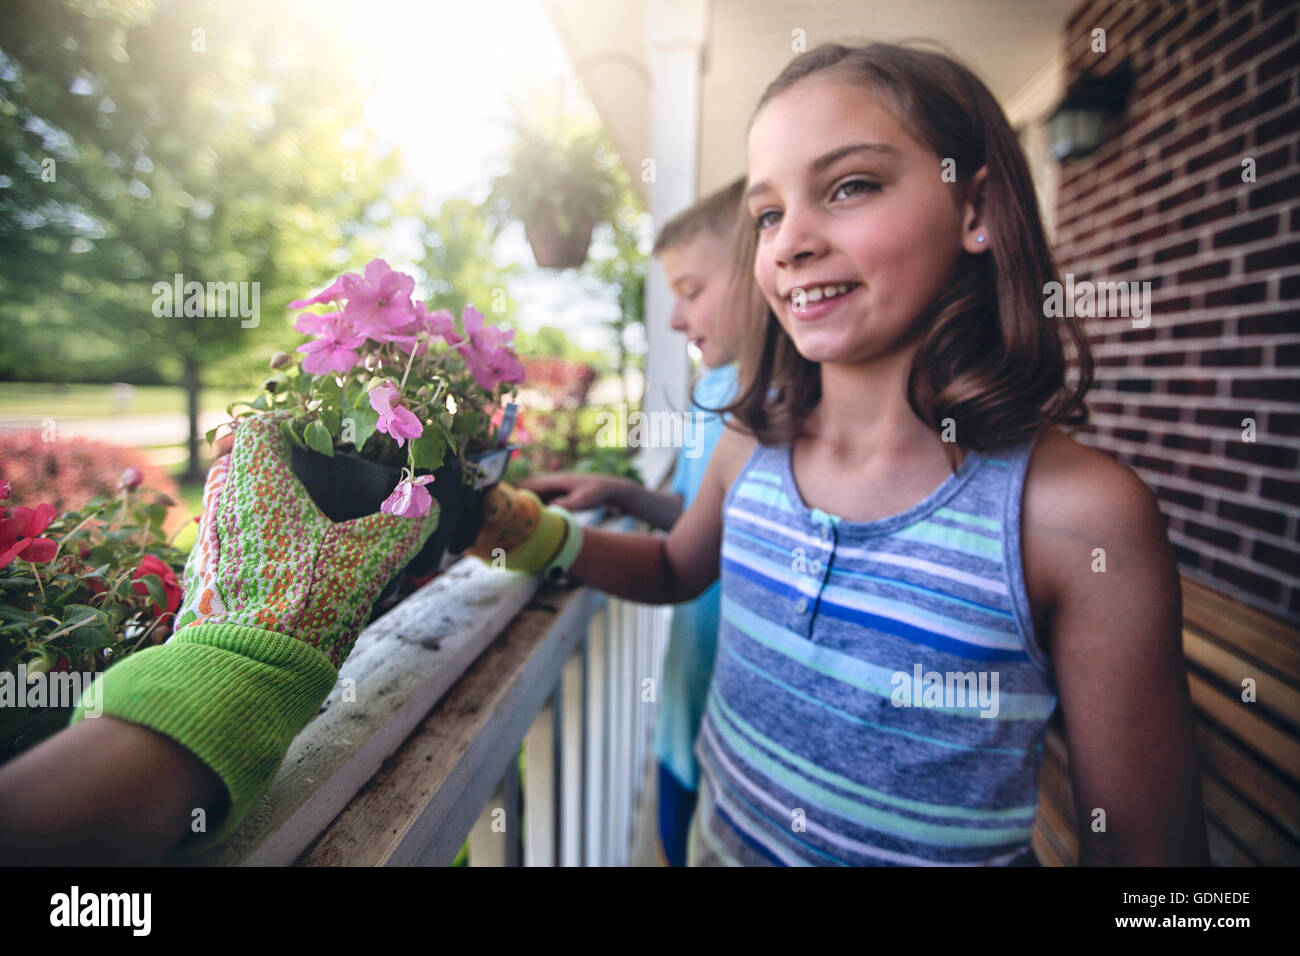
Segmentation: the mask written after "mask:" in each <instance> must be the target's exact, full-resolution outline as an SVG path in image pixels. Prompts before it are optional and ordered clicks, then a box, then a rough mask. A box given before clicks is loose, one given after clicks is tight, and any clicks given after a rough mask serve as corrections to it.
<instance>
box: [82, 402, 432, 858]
mask: <svg viewBox="0 0 1300 956" xmlns="http://www.w3.org/2000/svg"><path fill="white" fill-rule="evenodd" d="M285 417H286V416H285V415H283V414H282V413H276V414H269V415H261V416H254V417H249V418H245V419H244V420H243V421H241V422H240V424H239V426H238V428H237V430H236V432H235V439H234V445H233V448H232V450H231V453H230V455H229V456H227V457H224V458H220V459H218V460H217V462H216V463H215V464H213V466H212V468H211V470H210V471H209V473H208V478H207V482H206V483H205V485H204V489H203V516H202V518H201V520H200V522H199V531H198V537H197V540H196V541H195V544H194V548H193V550H192V551H191V552H190V556H189V560H188V561H187V562H186V565H185V573H184V586H183V592H184V593H183V599H182V603H181V607H180V611H179V613H178V615H177V619H176V626H175V629H174V631H173V634H172V637H171V639H170V640H168V642H167V643H166V644H164V645H162V646H160V647H153V648H148V649H146V650H143V651H139V652H137V653H135V654H132V655H131V656H130V657H127V658H126V659H124V660H122V661H121V662H119V663H118V664H115V665H114V666H112V667H110V668H109V669H108V670H107V671H105V672H104V673H103V674H102V675H100V676H99V677H98V678H97V680H96V683H95V685H94V686H92V688H91V689H90V690H88V691H87V692H86V693H87V695H90V694H94V695H95V696H93V697H89V700H90V701H93V702H96V703H102V709H103V712H104V713H106V714H111V715H112V716H114V717H119V718H121V719H124V720H129V721H132V722H134V723H137V724H142V725H143V726H146V727H149V728H151V729H153V730H155V731H157V732H159V733H161V734H164V735H165V736H167V737H170V738H172V739H173V740H175V741H177V742H179V743H181V744H183V745H184V746H185V747H187V748H188V749H189V750H191V751H193V752H194V753H195V754H196V755H198V756H199V757H200V758H201V759H202V760H203V761H204V762H205V763H207V764H208V765H209V766H210V767H212V769H213V770H214V771H216V773H217V774H218V775H219V776H220V777H221V779H222V781H223V782H224V783H225V785H226V788H227V790H228V791H229V795H230V806H231V809H230V812H229V813H228V814H227V816H226V818H225V819H224V820H223V821H222V825H221V826H220V827H219V828H218V829H217V830H216V832H214V833H212V834H211V835H207V836H201V837H199V838H197V839H192V840H190V841H189V842H187V843H186V844H185V845H184V849H185V850H187V851H198V850H202V849H205V848H206V847H208V846H211V845H213V844H215V843H218V842H220V841H221V840H222V839H224V838H225V837H226V836H227V835H228V834H229V833H230V832H231V831H232V830H234V828H235V827H236V826H237V825H238V823H239V821H240V820H241V819H242V818H243V817H244V815H245V814H246V813H247V812H248V810H249V809H250V808H251V807H252V805H253V804H254V803H255V802H256V800H257V799H258V798H259V797H260V796H261V795H262V794H263V793H265V791H266V789H267V788H268V787H269V786H270V784H271V781H272V780H273V779H274V777H275V773H276V771H277V770H278V769H279V766H280V764H281V762H282V761H283V760H284V755H285V753H286V752H287V751H288V749H289V744H290V742H291V741H292V740H293V738H294V737H295V736H297V734H298V732H299V731H301V730H302V728H303V727H305V726H306V725H307V722H308V721H309V720H311V718H312V717H314V716H315V715H316V713H317V712H318V711H319V710H320V706H321V704H322V703H323V702H324V701H325V698H326V697H327V696H328V695H329V692H330V690H331V689H332V688H333V687H334V683H335V681H336V680H337V678H338V668H339V667H340V666H341V665H342V663H343V661H344V660H346V659H347V656H348V654H349V653H350V652H351V650H352V646H353V644H355V643H356V639H357V635H358V634H359V633H360V632H361V630H362V628H363V627H364V626H365V623H366V620H367V619H368V617H369V615H370V610H371V607H372V606H373V604H374V602H375V599H376V598H377V597H378V595H379V593H380V591H381V590H383V588H384V586H385V585H386V584H387V583H388V581H389V579H390V578H392V576H393V575H394V574H395V573H396V572H397V571H398V570H399V569H400V568H401V567H403V566H404V565H405V564H406V563H407V562H408V561H409V560H410V559H411V558H412V557H413V556H414V555H415V554H416V552H418V551H419V549H420V548H421V547H422V546H423V545H424V542H425V541H426V540H427V539H428V537H429V535H430V534H432V532H433V530H434V528H435V527H436V526H437V523H438V506H437V503H436V502H435V503H434V504H433V506H432V509H431V511H430V513H429V514H428V515H426V516H424V517H423V518H405V517H398V516H396V515H389V514H381V513H377V514H372V515H367V516H366V517H364V518H357V519H354V520H352V521H345V522H342V523H339V524H335V523H334V522H332V521H330V520H329V519H328V518H326V517H325V516H324V515H323V514H322V513H321V511H320V509H319V508H317V507H316V504H315V503H314V502H313V501H312V500H311V498H310V496H309V495H308V494H307V491H306V489H305V488H303V486H302V484H301V482H299V481H298V479H297V478H296V477H295V476H294V474H293V472H292V470H291V469H290V466H289V461H290V455H291V451H292V446H291V443H290V440H289V438H288V436H287V435H286V434H285V433H284V431H283V429H282V427H281V423H282V421H283V420H284V419H285ZM86 711H87V707H86V704H85V703H83V704H82V705H81V706H79V707H78V708H77V710H76V711H75V712H74V713H73V716H72V721H71V722H72V723H76V722H77V721H78V720H81V719H82V718H83V717H84V716H85V715H86ZM92 713H93V711H92Z"/></svg>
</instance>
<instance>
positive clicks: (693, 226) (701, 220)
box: [652, 176, 745, 256]
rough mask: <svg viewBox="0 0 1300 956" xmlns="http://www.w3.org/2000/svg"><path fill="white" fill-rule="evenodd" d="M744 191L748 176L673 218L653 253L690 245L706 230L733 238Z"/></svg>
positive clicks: (659, 236)
mask: <svg viewBox="0 0 1300 956" xmlns="http://www.w3.org/2000/svg"><path fill="white" fill-rule="evenodd" d="M744 190H745V177H744V176H741V177H740V178H739V179H737V180H736V181H735V182H733V183H731V184H730V185H728V186H724V187H722V188H721V189H719V190H717V191H716V192H712V193H709V195H707V196H705V197H704V198H703V199H701V200H700V201H699V202H697V203H695V204H694V205H693V206H691V207H690V208H689V209H686V210H683V211H682V212H679V213H678V214H677V215H675V216H673V218H671V219H669V220H668V221H667V222H666V223H664V227H663V228H662V229H660V230H659V235H658V236H657V237H656V238H655V245H654V249H653V251H652V254H653V255H656V256H658V255H661V254H662V253H663V252H665V251H666V250H668V249H672V248H674V247H675V246H680V245H682V244H684V243H686V242H689V241H690V240H692V239H694V238H695V237H696V236H698V235H699V234H700V233H702V232H704V231H705V230H708V231H709V232H711V233H713V234H714V235H715V236H720V237H721V238H723V239H730V238H731V234H732V230H733V229H734V228H735V226H736V219H737V217H738V216H739V215H740V198H741V196H742V194H743V193H744Z"/></svg>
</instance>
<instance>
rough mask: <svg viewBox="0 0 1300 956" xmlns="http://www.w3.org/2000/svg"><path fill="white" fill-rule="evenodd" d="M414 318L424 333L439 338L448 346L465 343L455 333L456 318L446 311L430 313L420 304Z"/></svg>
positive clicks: (462, 338)
mask: <svg viewBox="0 0 1300 956" xmlns="http://www.w3.org/2000/svg"><path fill="white" fill-rule="evenodd" d="M415 318H416V320H417V321H418V322H419V323H420V324H421V326H423V328H424V331H426V332H428V333H429V334H430V335H437V336H440V337H441V338H442V340H443V341H444V342H446V343H447V344H448V345H455V344H457V343H458V342H463V341H465V339H464V337H463V336H461V335H460V333H458V332H457V331H456V317H455V316H453V315H452V314H451V313H450V312H448V311H447V310H446V309H439V310H438V311H437V312H430V311H428V310H427V309H425V307H424V303H423V302H421V303H420V304H419V305H418V306H417V307H416V312H415Z"/></svg>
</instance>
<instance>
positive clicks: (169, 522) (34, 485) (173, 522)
mask: <svg viewBox="0 0 1300 956" xmlns="http://www.w3.org/2000/svg"><path fill="white" fill-rule="evenodd" d="M0 463H3V464H2V466H0V467H3V474H4V477H5V478H6V479H7V480H8V481H9V483H10V484H11V486H12V488H13V497H12V498H11V499H10V500H9V501H8V502H7V504H8V505H9V506H10V507H13V506H14V505H33V506H34V505H36V504H39V503H45V504H48V505H50V506H52V507H53V508H54V511H55V513H56V514H62V513H63V512H65V511H79V510H81V509H82V508H83V507H85V505H86V503H87V502H88V501H90V500H91V499H93V498H99V497H105V498H111V497H113V496H115V495H116V494H117V493H118V481H119V479H120V477H121V475H122V472H124V471H125V470H126V469H128V468H133V469H135V470H136V471H137V472H139V474H140V477H141V481H142V483H143V485H144V486H145V487H147V488H150V489H152V490H154V491H157V492H159V493H161V494H164V495H166V496H167V497H168V499H170V501H171V502H172V504H175V503H176V502H179V501H180V497H181V495H180V491H179V490H178V489H177V487H176V481H175V479H173V478H172V477H171V476H170V475H169V474H168V473H167V472H166V471H165V470H164V469H162V468H160V467H158V466H157V465H154V464H152V463H151V462H150V461H149V458H148V456H146V455H145V454H144V452H142V451H140V450H139V449H137V448H127V447H124V446H122V445H112V444H109V443H108V442H101V441H94V440H92V439H89V438H81V437H74V436H68V437H60V438H58V440H57V441H49V442H47V441H43V440H42V433H41V432H40V431H39V430H35V429H25V430H23V431H0ZM168 507H169V509H170V510H169V511H168V513H167V516H166V518H165V519H164V521H163V530H164V532H166V533H167V534H168V535H170V534H171V533H172V532H174V531H176V530H177V529H178V528H180V527H183V526H184V525H185V523H186V521H187V515H186V511H185V508H184V507H183V506H180V505H177V506H176V507H171V506H170V505H169V506H168Z"/></svg>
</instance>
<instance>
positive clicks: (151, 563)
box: [131, 554, 181, 617]
mask: <svg viewBox="0 0 1300 956" xmlns="http://www.w3.org/2000/svg"><path fill="white" fill-rule="evenodd" d="M147 574H156V575H158V578H159V580H161V581H162V586H163V594H164V595H165V596H166V598H167V613H169V614H170V613H171V612H173V611H175V610H176V609H177V608H178V607H180V606H181V586H180V583H179V582H178V581H177V580H176V572H175V571H173V570H172V569H171V565H169V564H168V563H167V562H166V561H163V560H162V558H158V557H155V556H154V555H152V554H146V555H145V556H144V560H143V561H141V562H140V566H139V567H138V568H136V569H135V571H134V572H133V573H132V574H131V580H132V581H135V582H136V583H135V584H133V585H131V589H132V590H133V591H135V592H136V593H138V594H148V593H149V589H148V588H147V587H145V584H144V582H143V581H141V580H140V578H142V577H144V576H145V575H147ZM162 613H163V609H162V608H160V607H159V606H158V605H157V604H156V603H155V604H154V606H153V616H154V617H160V616H161V615H162Z"/></svg>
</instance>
